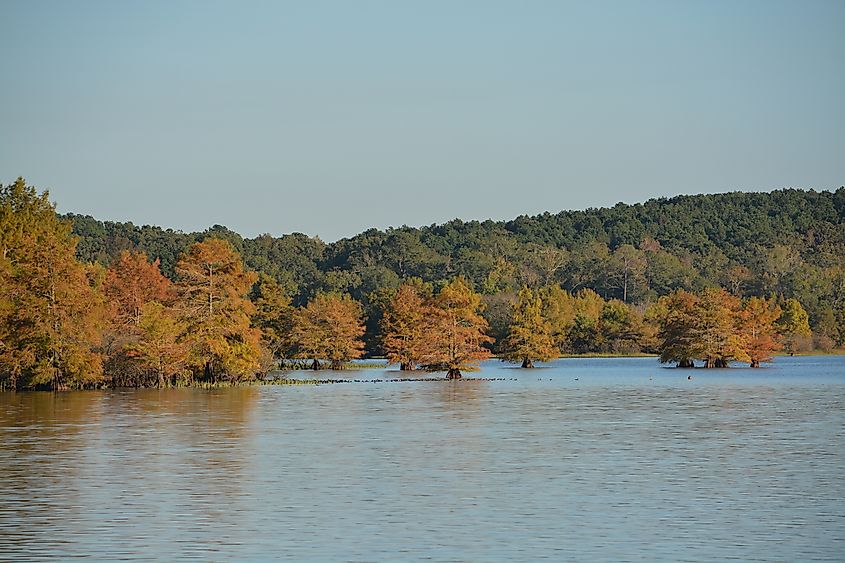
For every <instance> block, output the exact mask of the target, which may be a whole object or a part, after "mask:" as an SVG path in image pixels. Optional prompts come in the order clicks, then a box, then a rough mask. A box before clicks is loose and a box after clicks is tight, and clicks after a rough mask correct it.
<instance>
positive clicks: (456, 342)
mask: <svg viewBox="0 0 845 563" xmlns="http://www.w3.org/2000/svg"><path fill="white" fill-rule="evenodd" d="M434 305H435V307H434V309H433V311H432V325H431V326H432V330H431V334H430V339H429V344H428V350H427V352H426V354H425V357H424V358H423V360H422V361H423V364H424V366H425V367H426V369H428V370H430V371H434V370H441V369H443V370H446V372H447V377H449V378H450V379H458V378H460V377H461V370H462V369H467V368H469V367H471V366H473V365H477V364H478V362H480V361H481V360H485V359H487V358H489V357H490V351H489V350H487V348H485V347H484V345H485V344H490V343H492V342H493V339H492V338H490V337H489V336H487V334H486V333H485V332H486V330H487V321H486V320H485V319H484V317H482V316H481V307H482V305H481V296H480V295H479V294H477V293H476V292H475V291H473V290H472V288H470V287H469V285H468V284H467V282H466V280H464V278H462V277H458V278H455V279H453V280H452V281H450V282H449V283H447V284H446V285H445V286H443V288H442V289H441V290H440V292H439V293H438V294H437V297H436V298H435V300H434Z"/></svg>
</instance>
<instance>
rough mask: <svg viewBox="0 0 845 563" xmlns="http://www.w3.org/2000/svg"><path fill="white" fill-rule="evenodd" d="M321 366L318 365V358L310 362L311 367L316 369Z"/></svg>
mask: <svg viewBox="0 0 845 563" xmlns="http://www.w3.org/2000/svg"><path fill="white" fill-rule="evenodd" d="M321 367H322V366H321V365H320V360H314V361H313V362H311V369H313V370H318V369H320V368H321Z"/></svg>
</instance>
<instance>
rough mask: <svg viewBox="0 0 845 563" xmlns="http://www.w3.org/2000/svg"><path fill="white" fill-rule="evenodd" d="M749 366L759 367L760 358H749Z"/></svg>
mask: <svg viewBox="0 0 845 563" xmlns="http://www.w3.org/2000/svg"><path fill="white" fill-rule="evenodd" d="M751 367H753V368H758V367H760V360H751Z"/></svg>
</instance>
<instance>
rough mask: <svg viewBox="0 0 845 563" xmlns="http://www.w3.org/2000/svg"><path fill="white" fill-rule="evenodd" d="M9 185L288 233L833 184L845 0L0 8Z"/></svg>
mask: <svg viewBox="0 0 845 563" xmlns="http://www.w3.org/2000/svg"><path fill="white" fill-rule="evenodd" d="M0 22H2V35H0V77H2V81H3V85H2V87H0V183H10V182H12V181H13V180H14V179H15V178H17V177H18V176H23V177H24V178H26V180H27V182H28V183H30V184H32V185H35V186H36V187H37V188H39V189H49V190H50V194H51V198H52V199H53V200H54V201H56V202H57V206H58V210H59V211H60V212H74V213H81V214H86V215H93V216H95V217H97V218H98V219H103V220H116V221H132V222H134V223H135V224H138V225H143V224H155V225H161V226H163V227H165V228H173V229H181V230H184V231H195V230H202V229H205V228H207V227H209V226H211V225H214V224H221V225H226V226H228V227H229V228H231V229H232V230H235V231H237V232H239V233H241V234H243V235H245V236H256V235H258V234H260V233H271V234H273V235H281V234H283V233H289V232H303V233H306V234H309V235H312V236H314V235H316V236H319V237H320V238H322V239H323V240H325V241H333V240H336V239H338V238H341V237H347V236H352V235H354V234H356V233H358V232H360V231H363V230H365V229H367V228H370V227H377V228H386V227H388V226H394V227H398V226H401V225H412V226H420V225H429V224H432V223H441V222H444V221H447V220H450V219H453V218H456V217H458V218H461V219H464V220H470V219H479V220H483V219H487V218H492V219H496V220H499V219H510V218H513V217H516V216H518V215H521V214H536V213H541V212H544V211H550V212H557V211H560V210H564V209H584V208H588V207H601V206H608V205H614V204H615V203H617V202H620V201H623V202H626V203H634V202H638V201H645V200H647V199H649V198H652V197H660V196H672V195H677V194H689V193H714V192H725V191H734V190H744V191H769V190H773V189H779V188H783V187H803V188H814V189H817V190H818V189H836V188H837V187H839V186H841V185H843V184H845V32H843V29H845V2H843V1H841V0H832V1H825V0H813V1H795V2H782V1H776V0H765V1H753V0H741V1H736V0H731V1H724V2H721V1H700V2H693V1H688V0H670V1H656V2H652V1H645V0H643V1H634V0H626V1H622V2H614V1H610V0H600V1H597V2H586V1H585V2H566V1H563V0H559V1H557V0H556V1H548V2H546V1H540V0H524V1H517V0H513V1H511V2H500V1H495V0H482V1H470V0H448V1H445V0H444V1H441V0H424V1H423V0H419V1H416V2H406V1H401V0H384V1H367V0H356V1H354V2H348V1H337V2H327V1H321V0H308V1H299V2H283V1H271V2H257V1H238V2H236V1H234V0H232V1H230V2H215V1H207V0H203V1H184V0H167V1H161V2H159V1H154V0H145V1H131V0H126V1H120V2H114V1H111V0H107V1H102V2H99V1H84V0H77V1H73V2H67V1H64V0H59V1H43V0H20V1H17V0H0Z"/></svg>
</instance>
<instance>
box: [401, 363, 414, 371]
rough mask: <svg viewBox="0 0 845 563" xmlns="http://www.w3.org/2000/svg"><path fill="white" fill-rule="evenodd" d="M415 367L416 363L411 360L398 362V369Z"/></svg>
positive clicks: (406, 369) (411, 369) (404, 369)
mask: <svg viewBox="0 0 845 563" xmlns="http://www.w3.org/2000/svg"><path fill="white" fill-rule="evenodd" d="M415 369H417V366H416V364H414V363H412V362H400V364H399V371H414V370H415Z"/></svg>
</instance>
